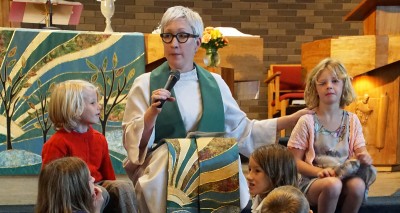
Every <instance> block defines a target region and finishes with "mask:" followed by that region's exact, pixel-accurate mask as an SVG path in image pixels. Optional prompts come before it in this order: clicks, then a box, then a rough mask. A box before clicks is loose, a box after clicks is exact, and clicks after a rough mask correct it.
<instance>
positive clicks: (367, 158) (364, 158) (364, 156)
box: [356, 151, 372, 165]
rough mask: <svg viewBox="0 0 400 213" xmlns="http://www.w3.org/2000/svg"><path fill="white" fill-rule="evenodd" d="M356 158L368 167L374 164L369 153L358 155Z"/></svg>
mask: <svg viewBox="0 0 400 213" xmlns="http://www.w3.org/2000/svg"><path fill="white" fill-rule="evenodd" d="M356 158H357V159H358V160H359V161H360V163H361V164H366V165H371V164H372V158H371V155H369V153H368V152H366V151H363V152H360V153H357V154H356Z"/></svg>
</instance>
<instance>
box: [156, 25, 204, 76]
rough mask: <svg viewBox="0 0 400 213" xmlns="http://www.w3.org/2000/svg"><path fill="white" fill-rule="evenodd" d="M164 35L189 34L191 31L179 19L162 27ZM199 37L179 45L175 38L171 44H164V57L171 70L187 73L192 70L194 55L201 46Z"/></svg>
mask: <svg viewBox="0 0 400 213" xmlns="http://www.w3.org/2000/svg"><path fill="white" fill-rule="evenodd" d="M164 33H172V34H173V35H176V34H177V33H190V34H193V30H192V28H191V27H190V25H189V24H188V23H187V21H186V19H183V18H179V19H176V20H174V21H171V22H170V23H168V24H167V25H166V26H165V27H164ZM200 36H201V35H199V37H197V38H191V37H190V38H189V39H188V40H187V41H186V42H185V43H179V42H178V40H177V39H176V38H173V39H172V42H171V43H164V42H163V44H164V55H165V57H166V58H167V60H168V64H169V66H170V67H171V69H173V70H178V71H180V72H187V71H191V70H192V69H193V61H194V55H195V54H196V52H197V50H198V48H199V47H200V45H201V40H200Z"/></svg>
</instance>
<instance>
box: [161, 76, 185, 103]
mask: <svg viewBox="0 0 400 213" xmlns="http://www.w3.org/2000/svg"><path fill="white" fill-rule="evenodd" d="M180 74H181V73H180V72H179V71H176V70H171V72H170V73H169V78H168V80H167V83H166V84H165V86H164V89H166V90H168V91H171V89H172V88H173V87H174V86H175V84H176V82H178V81H179V78H180ZM157 101H160V102H161V104H160V105H158V106H157V108H162V106H163V105H164V102H165V100H157Z"/></svg>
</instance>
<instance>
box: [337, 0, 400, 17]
mask: <svg viewBox="0 0 400 213" xmlns="http://www.w3.org/2000/svg"><path fill="white" fill-rule="evenodd" d="M390 5H400V1H399V0H363V1H362V2H360V4H358V5H357V7H355V8H354V9H353V10H352V11H351V12H350V13H349V14H347V15H346V17H345V20H346V21H363V20H364V19H365V18H366V17H368V15H369V14H370V13H371V12H372V11H374V10H375V9H376V7H377V6H390Z"/></svg>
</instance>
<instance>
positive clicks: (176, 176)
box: [165, 137, 240, 212]
mask: <svg viewBox="0 0 400 213" xmlns="http://www.w3.org/2000/svg"><path fill="white" fill-rule="evenodd" d="M165 142H166V143H167V145H168V152H169V156H168V181H167V187H168V189H167V212H240V200H239V199H240V190H239V160H238V156H239V150H238V146H237V143H236V140H235V139H233V138H212V137H211V138H206V137H204V138H197V139H195V138H191V139H189V138H185V139H166V140H165Z"/></svg>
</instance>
